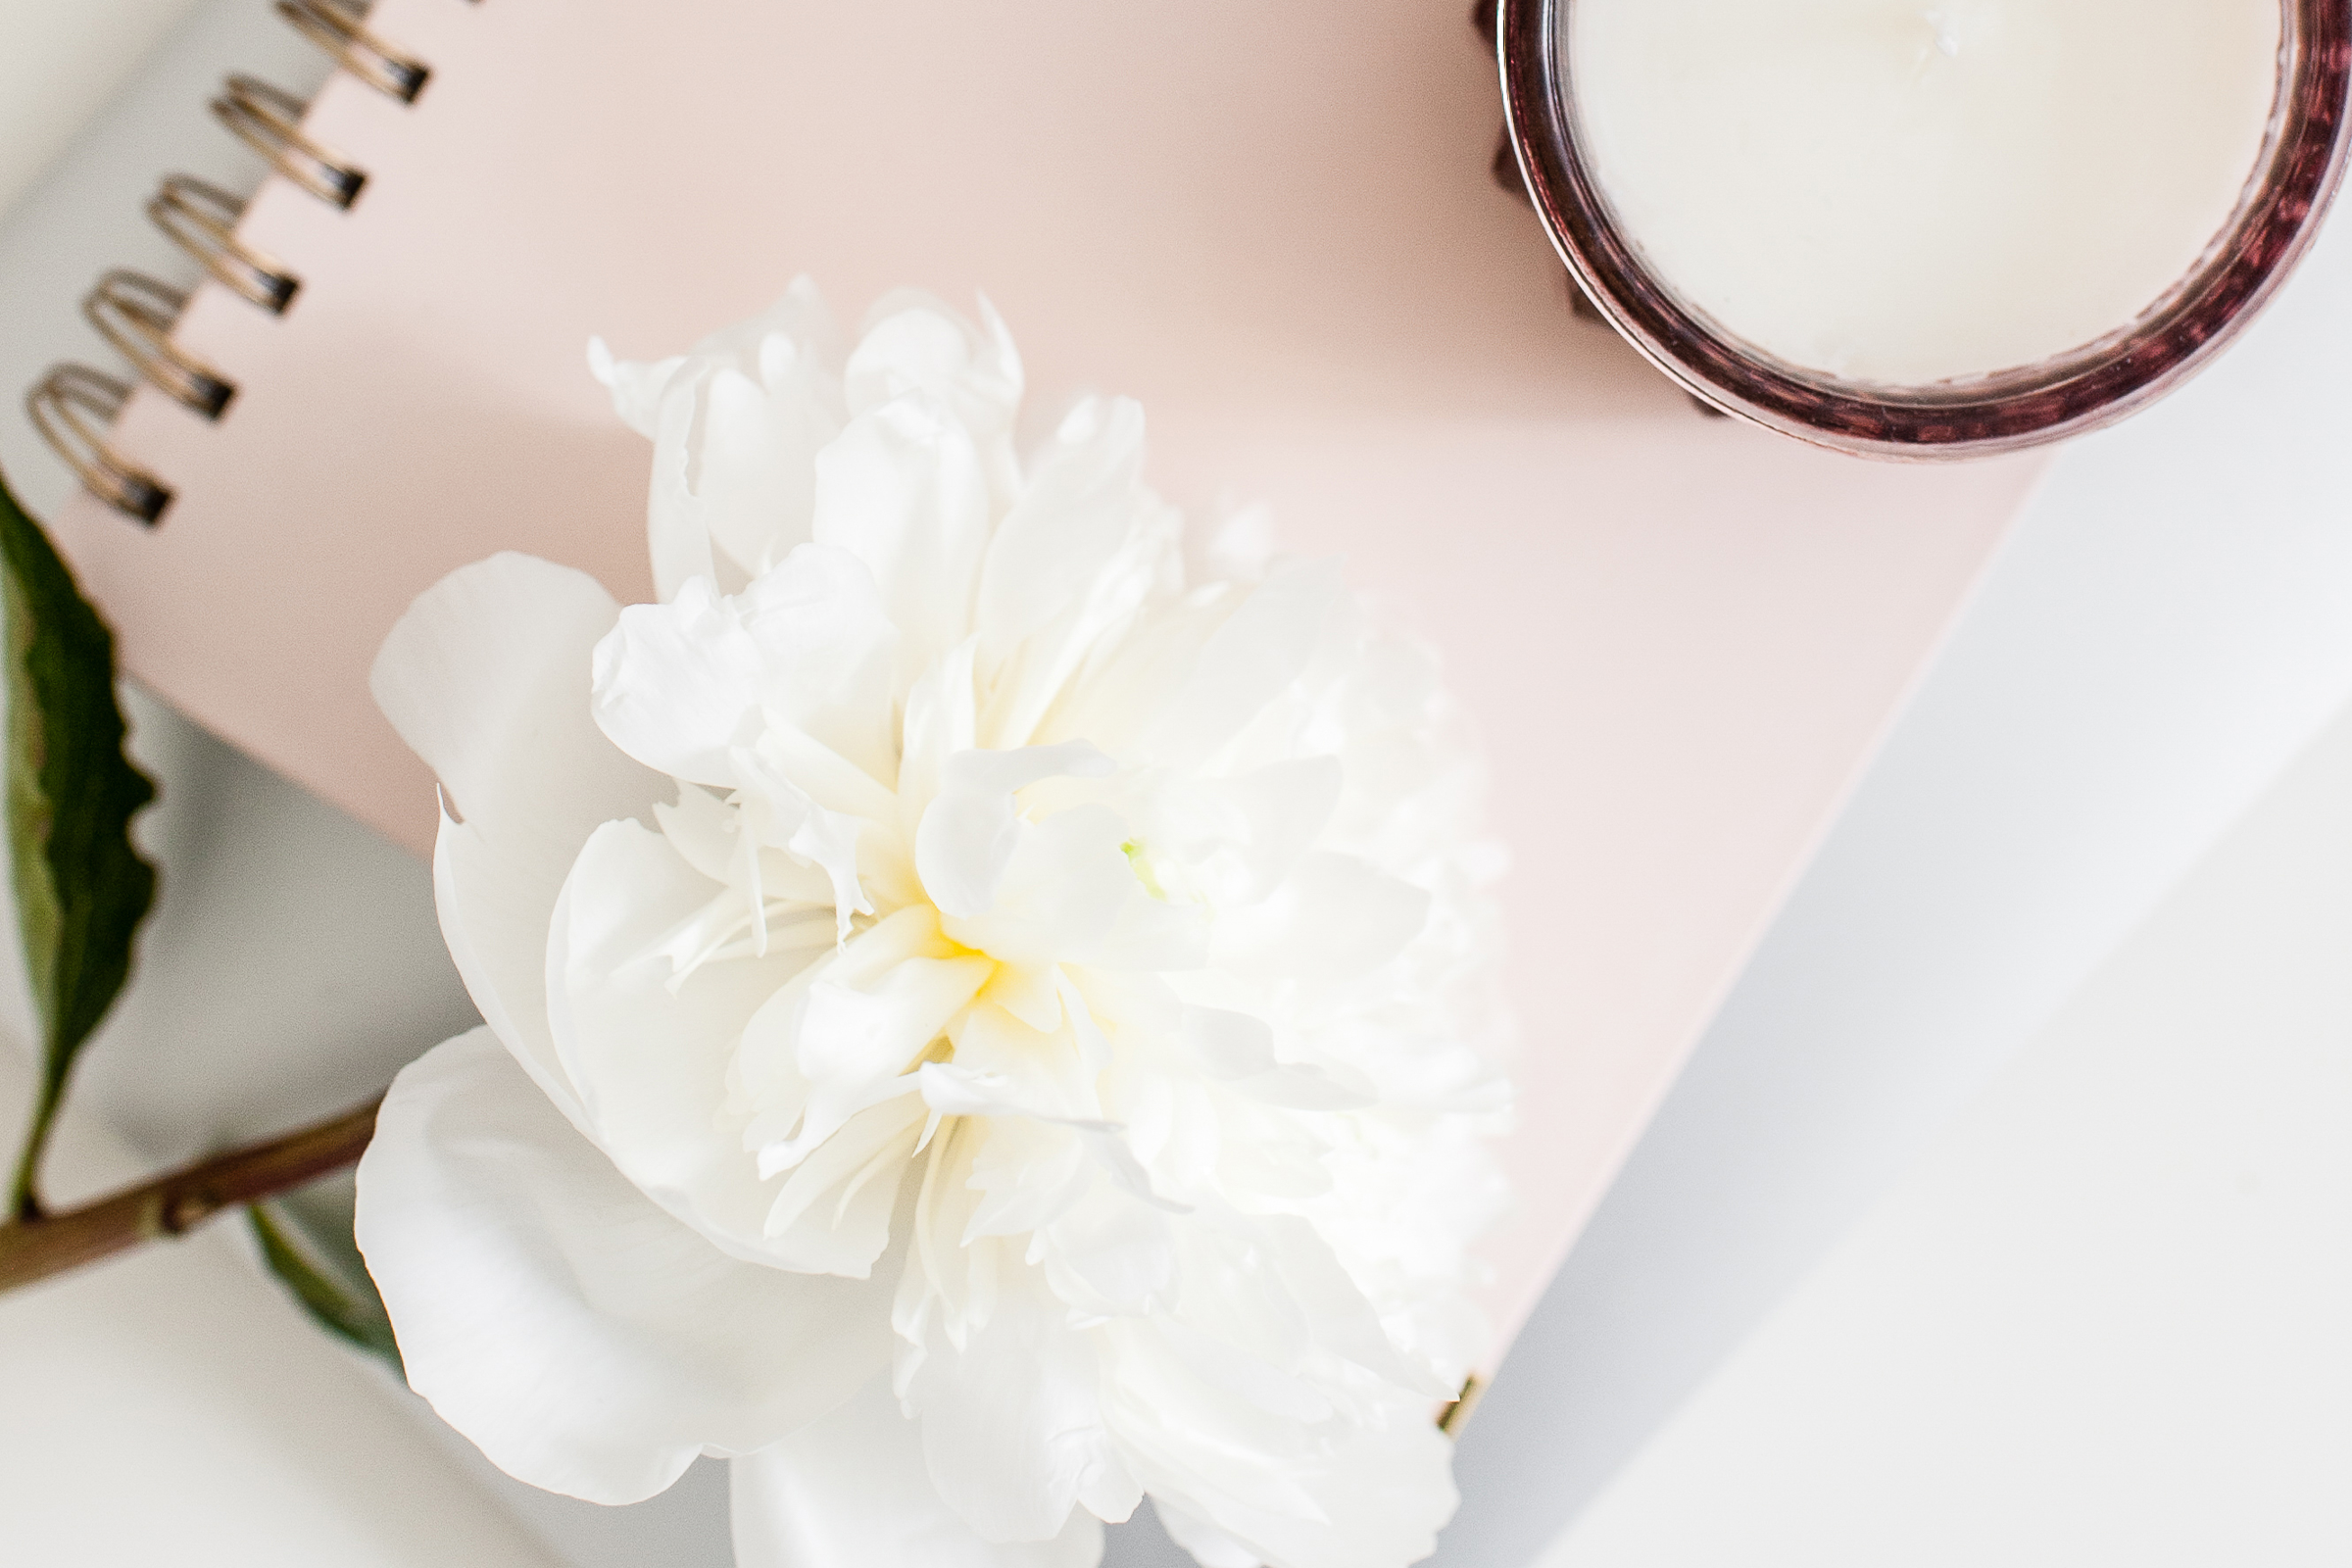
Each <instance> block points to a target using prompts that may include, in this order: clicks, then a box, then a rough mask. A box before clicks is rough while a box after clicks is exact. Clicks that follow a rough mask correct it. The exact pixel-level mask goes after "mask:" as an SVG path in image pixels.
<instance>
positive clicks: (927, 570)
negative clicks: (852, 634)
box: [814, 392, 989, 692]
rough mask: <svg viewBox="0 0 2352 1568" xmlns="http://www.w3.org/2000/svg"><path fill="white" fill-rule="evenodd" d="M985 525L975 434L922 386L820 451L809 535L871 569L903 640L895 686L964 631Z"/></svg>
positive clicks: (902, 685) (984, 486) (903, 685)
mask: <svg viewBox="0 0 2352 1568" xmlns="http://www.w3.org/2000/svg"><path fill="white" fill-rule="evenodd" d="M988 528H989V491H988V482H987V479H986V477H985V475H984V474H983V472H982V469H981V461H980V453H979V450H978V449H977V448H976V447H975V446H974V445H973V440H972V434H971V432H970V431H969V430H967V429H966V428H965V427H964V426H963V425H962V424H960V423H959V422H957V421H956V418H955V417H954V416H953V415H952V414H951V413H950V412H949V410H948V409H947V407H946V406H945V405H943V404H942V403H940V402H939V401H938V400H937V399H935V398H933V397H931V396H929V395H927V394H925V393H921V392H909V393H907V394H905V395H904V396H901V397H897V398H894V399H892V400H891V401H890V402H888V403H885V404H883V405H882V406H881V407H879V408H877V409H875V410H873V411H872V412H871V413H868V414H864V415H860V416H859V417H858V418H856V419H854V420H852V421H851V423H850V425H849V427H848V428H847V429H845V430H843V431H842V433H841V434H840V435H839V436H838V437H837V438H835V439H834V441H833V442H832V443H831V444H830V445H828V446H827V447H826V448H825V449H824V450H823V451H822V452H820V453H818V454H817V457H816V501H815V522H814V536H815V538H816V541H817V542H818V543H819V544H827V545H836V546H839V547H840V548H841V549H843V550H846V551H848V552H849V553H850V554H851V555H854V556H856V557H857V558H858V560H860V561H862V562H864V563H865V565H866V569H867V570H869V571H871V572H872V573H873V575H874V582H875V585H876V586H877V587H879V588H880V589H881V591H882V604H883V606H884V608H885V609H886V610H887V611H888V613H889V615H890V618H891V620H892V621H893V622H894V623H896V625H897V626H898V628H899V632H900V635H901V637H902V638H903V639H904V641H903V642H902V644H901V646H900V656H899V680H898V688H897V689H898V690H899V691H901V692H904V691H906V690H907V689H908V688H909V687H911V686H912V684H913V683H914V681H915V680H916V678H917V677H919V676H920V675H921V674H922V673H923V672H924V671H925V670H927V669H929V668H930V667H931V664H932V662H933V661H934V660H936V659H937V658H938V657H939V656H940V655H941V654H943V653H945V652H946V651H947V650H948V649H950V648H952V647H954V646H955V645H956V643H958V642H960V641H962V640H963V638H964V636H965V635H966V634H967V633H968V631H969V629H970V626H971V618H972V594H973V584H974V582H975V581H976V580H977V578H978V576H979V568H980V558H981V554H982V552H983V551H985V550H986V549H987V547H988Z"/></svg>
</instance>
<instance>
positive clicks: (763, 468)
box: [589, 277, 845, 603]
mask: <svg viewBox="0 0 2352 1568" xmlns="http://www.w3.org/2000/svg"><path fill="white" fill-rule="evenodd" d="M597 349H598V346H593V345H592V346H591V348H590V351H589V364H590V368H592V369H594V370H595V371H596V372H597V376H598V378H599V379H600V380H602V381H604V382H605V384H606V385H607V386H609V387H611V388H612V389H613V405H614V407H615V408H616V409H617V410H618V411H619V412H620V415H621V417H622V418H623V419H624V420H626V421H627V422H628V423H629V424H630V426H631V427H632V428H634V429H636V430H638V431H640V432H641V433H643V434H646V435H650V436H652V437H653V438H654V462H653V483H652V489H651V495H650V499H649V502H648V505H647V509H646V525H647V535H648V541H649V543H650V545H651V547H652V554H653V563H654V589H655V593H656V596H657V597H658V598H660V599H661V600H662V602H663V603H667V602H668V601H669V600H670V599H672V598H674V597H675V596H676V595H677V593H678V591H679V590H680V589H682V588H683V587H684V586H685V585H686V584H687V583H688V582H690V581H692V580H693V579H694V578H697V577H708V578H711V579H712V580H713V581H715V582H716V583H717V584H718V586H719V587H720V588H722V589H725V590H728V591H732V590H733V589H735V588H737V587H740V586H741V585H742V584H743V583H744V582H746V581H748V580H749V579H751V578H752V577H755V576H757V575H759V574H760V572H762V571H764V570H766V569H767V568H768V567H769V566H771V565H773V564H775V563H777V562H779V561H781V560H783V559H784V557H785V556H786V555H787V554H788V553H789V552H790V551H791V550H792V549H793V548H794V547H795V546H796V545H800V544H804V543H806V542H807V541H808V539H809V488H810V480H809V475H810V470H811V466H812V464H813V463H814V460H815V455H816V451H817V449H818V448H819V447H821V446H823V445H824V444H825V442H826V441H828V440H830V439H831V438H832V437H833V435H834V433H835V432H837V431H838V430H839V429H840V428H841V425H842V422H843V419H844V417H845V415H844V412H843V410H842V407H841V392H840V386H839V374H838V370H837V369H836V366H837V365H838V362H839V354H840V350H839V344H838V342H837V334H836V332H835V330H834V327H833V321H832V316H831V313H830V312H828V311H827V310H826V308H825V302H824V298H823V296H822V295H820V294H819V293H818V292H817V290H816V286H815V285H814V284H813V283H811V282H809V279H808V278H806V277H800V278H795V279H794V280H793V283H792V286H791V287H790V288H788V289H787V290H785V293H784V297H783V298H782V299H781V300H779V301H777V302H776V304H775V305H774V306H773V307H771V308H770V309H768V310H767V311H766V312H764V313H762V314H761V315H759V316H756V317H754V318H752V319H750V320H748V321H743V322H739V323H737V324H735V325H733V326H730V327H727V328H726V329H724V330H723V331H719V332H716V333H713V334H712V335H711V336H710V337H708V338H705V339H704V340H703V341H702V342H700V343H698V344H696V345H695V348H694V352H693V353H692V354H689V355H686V356H684V357H683V359H681V360H669V361H663V362H662V363H661V364H659V365H654V366H640V365H629V364H625V363H620V362H615V361H613V358H612V355H611V353H610V351H606V352H605V353H603V354H601V355H600V354H599V353H598V352H597ZM722 567H723V568H724V569H723V570H722V569H721V568H722Z"/></svg>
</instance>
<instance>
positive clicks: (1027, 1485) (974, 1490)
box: [905, 1277, 1142, 1542]
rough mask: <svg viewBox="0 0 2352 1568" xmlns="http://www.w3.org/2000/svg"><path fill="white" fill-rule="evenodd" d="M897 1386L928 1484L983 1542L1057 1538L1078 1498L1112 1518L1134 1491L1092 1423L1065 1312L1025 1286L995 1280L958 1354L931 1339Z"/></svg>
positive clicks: (1083, 1344)
mask: <svg viewBox="0 0 2352 1568" xmlns="http://www.w3.org/2000/svg"><path fill="white" fill-rule="evenodd" d="M927 1350H928V1353H927V1354H926V1355H925V1356H924V1357H923V1359H922V1361H921V1364H920V1365H919V1366H917V1367H916V1368H915V1369H914V1373H913V1376H912V1377H911V1378H908V1379H907V1380H906V1383H907V1386H906V1389H905V1398H906V1403H907V1408H908V1409H910V1410H912V1411H913V1412H914V1413H915V1415H916V1416H917V1417H918V1418H919V1420H920V1421H921V1423H922V1432H923V1454H924V1457H925V1458H926V1459H927V1460H928V1462H929V1464H930V1469H931V1482H932V1485H933V1486H935V1487H937V1488H938V1489H939V1495H941V1496H942V1497H944V1498H946V1499H947V1503H948V1506H949V1507H951V1508H954V1509H955V1510H956V1513H958V1514H960V1515H961V1516H962V1517H963V1519H964V1521H965V1522H966V1523H967V1524H969V1525H970V1526H971V1527H972V1528H973V1529H974V1530H976V1531H978V1532H979V1533H980V1534H981V1535H982V1536H983V1537H985V1538H987V1539H988V1540H990V1541H1007V1542H1009V1541H1041V1540H1048V1539H1051V1538H1053V1537H1054V1536H1056V1535H1058V1534H1060V1533H1061V1532H1062V1531H1063V1530H1064V1529H1065V1528H1066V1527H1067V1525H1068V1523H1069V1518H1070V1513H1071V1510H1072V1509H1074V1508H1078V1507H1079V1505H1080V1503H1081V1501H1082V1500H1084V1501H1085V1502H1086V1503H1087V1504H1088V1505H1089V1507H1090V1508H1091V1510H1092V1511H1093V1512H1095V1513H1097V1514H1098V1515H1101V1516H1102V1517H1104V1518H1109V1519H1113V1520H1116V1519H1124V1518H1126V1517H1127V1515H1128V1514H1129V1513H1130V1512H1132V1511H1133V1510H1134V1508H1135V1505H1136V1503H1137V1502H1139V1501H1140V1500H1141V1499H1142V1493H1141V1492H1140V1490H1139V1489H1138V1488H1137V1487H1136V1484H1135V1482H1134V1479H1133V1478H1132V1477H1131V1476H1130V1475H1129V1474H1128V1471H1127V1467H1126V1465H1125V1463H1124V1462H1123V1461H1122V1460H1121V1459H1120V1458H1119V1455H1118V1453H1117V1450H1116V1449H1115V1448H1114V1447H1113V1446H1112V1444H1111V1441H1110V1434H1109V1432H1108V1431H1107V1430H1106V1429H1105V1428H1104V1426H1103V1412H1102V1407H1101V1402H1100V1394H1099V1388H1100V1383H1101V1379H1102V1372H1101V1370H1100V1367H1099V1365H1098V1363H1097V1360H1096V1352H1095V1347H1094V1345H1093V1343H1092V1342H1091V1340H1090V1338H1089V1337H1088V1336H1087V1335H1085V1334H1082V1333H1079V1332H1076V1331H1074V1330H1072V1329H1071V1328H1070V1326H1069V1311H1068V1309H1067V1308H1066V1307H1064V1306H1063V1305H1062V1304H1061V1303H1060V1302H1059V1301H1057V1300H1055V1299H1054V1298H1053V1297H1052V1296H1051V1295H1049V1294H1047V1293H1045V1292H1043V1291H1040V1290H1038V1289H1037V1288H1036V1287H1035V1285H1034V1284H1033V1283H1031V1282H1030V1281H1028V1280H1024V1279H1020V1278H1018V1277H1015V1278H1013V1279H1008V1280H1006V1281H1005V1282H1004V1285H1003V1288H1002V1290H1001V1294H1000V1295H999V1296H998V1299H997V1301H996V1306H995V1310H994V1311H993V1312H992V1313H991V1314H990V1316H989V1319H988V1321H987V1323H986V1324H985V1325H983V1326H982V1327H980V1328H979V1329H978V1330H977V1331H976V1332H974V1333H973V1334H972V1335H971V1336H970V1338H969V1340H968V1342H967V1343H966V1344H965V1345H964V1347H963V1348H961V1349H957V1348H954V1347H953V1346H951V1345H949V1344H947V1343H945V1342H944V1341H943V1340H939V1339H936V1338H935V1339H934V1341H933V1343H932V1344H930V1345H929V1346H928V1347H927Z"/></svg>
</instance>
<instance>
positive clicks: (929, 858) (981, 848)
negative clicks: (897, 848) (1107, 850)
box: [914, 741, 1134, 960]
mask: <svg viewBox="0 0 2352 1568" xmlns="http://www.w3.org/2000/svg"><path fill="white" fill-rule="evenodd" d="M1112 771H1113V767H1112V763H1111V760H1110V759H1109V758H1107V757H1104V756H1103V754H1102V753H1101V752H1099V751H1097V750H1095V749H1094V748H1093V747H1092V746H1089V745H1088V744H1087V743H1086V742H1084V741H1065V742H1064V743H1062V744H1061V745H1059V746H1028V747H1023V748H1021V749H1020V750H1018V751H1011V752H988V751H961V752H957V753H956V754H955V755H953V756H951V757H949V758H948V759H947V760H946V762H945V763H944V764H943V765H942V767H941V768H940V772H939V793H938V795H937V797H936V798H935V799H933V801H932V802H931V805H930V807H929V809H926V810H925V811H924V812H923V819H922V824H921V826H919V827H918V828H916V829H915V835H914V868H915V873H916V874H917V875H918V876H920V877H921V878H922V879H923V887H924V889H925V890H926V891H927V892H929V894H930V895H931V902H932V903H934V904H936V905H938V906H939V910H940V912H941V913H942V914H944V915H948V916H950V917H952V918H961V919H971V918H975V917H977V916H980V915H984V914H986V913H987V912H988V911H989V908H990V907H991V906H993V905H994V904H995V903H996V902H997V891H998V887H999V885H1000V884H1001V883H1002V882H1003V881H1004V879H1005V871H1006V869H1007V868H1008V867H1009V866H1010V865H1011V864H1012V861H1013V856H1014V854H1015V852H1016V851H1018V850H1019V849H1020V848H1021V845H1022V842H1023V840H1024V839H1025V837H1027V835H1028V834H1029V833H1031V832H1033V831H1034V829H1032V828H1031V827H1030V825H1029V824H1028V823H1026V822H1025V821H1023V820H1022V819H1021V816H1020V813H1019V811H1018V810H1017V809H1016V808H1015V806H1014V804H1013V796H1014V795H1015V794H1016V793H1017V792H1019V791H1021V790H1025V789H1027V788H1028V787H1029V786H1030V785H1032V784H1036V783H1040V782H1042V781H1044V780H1046V779H1049V778H1055V777H1060V776H1064V775H1067V776H1070V777H1075V778H1106V777H1108V776H1109V775H1110V773H1111V772H1112ZM1111 842H1112V843H1113V844H1114V845H1115V844H1116V843H1117V842H1118V841H1117V839H1116V838H1113V839H1112V840H1111ZM1127 880H1128V881H1130V882H1132V881H1133V880H1134V879H1133V878H1132V877H1129V878H1128V879H1127ZM1046 957H1047V958H1048V959H1049V960H1051V958H1052V957H1053V955H1051V954H1048V955H1046Z"/></svg>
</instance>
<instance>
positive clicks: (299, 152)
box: [212, 75, 368, 207]
mask: <svg viewBox="0 0 2352 1568" xmlns="http://www.w3.org/2000/svg"><path fill="white" fill-rule="evenodd" d="M309 107H310V105H308V104H306V103H304V102H303V101H302V100H301V99H299V98H297V97H295V96H294V95H293V94H292V93H290V92H288V91H286V90H285V89H284V88H283V87H274V86H271V85H270V83H269V82H266V81H263V80H261V79H260V78H259V77H255V76H243V75H238V76H231V77H229V78H228V80H226V81H225V82H223V83H221V96H220V97H218V98H216V99H214V100H213V102H212V110H213V118H215V119H216V120H218V121H220V122H221V124H223V125H226V126H227V127H228V128H229V130H230V132H231V133H232V134H234V135H235V136H236V138H237V139H238V140H239V141H242V142H243V143H245V145H246V146H248V147H251V148H252V149H253V150H254V151H255V152H257V153H260V154H261V155H262V156H263V157H264V158H267V159H269V160H270V168H272V169H274V170H276V171H277V172H279V173H281V174H283V175H285V176H286V178H288V179H290V180H292V181H293V182H294V183H295V184H297V185H300V186H301V187H302V188H303V189H304V190H307V191H309V192H310V193H311V194H312V195H314V196H316V197H318V198H319V200H320V201H322V202H325V203H327V204H328V205H330V206H334V207H349V206H350V205H351V204H352V203H353V202H354V201H356V200H358V199H359V194H360V187H361V186H363V185H365V184H367V183H368V173H367V171H365V170H363V169H360V168H357V167H356V166H354V165H352V164H350V163H347V162H345V161H344V160H343V159H342V158H340V157H338V156H336V155H335V154H333V153H331V152H329V151H327V150H326V149H325V148H324V147H321V146H320V145H319V143H318V142H316V141H313V140H312V139H311V138H310V137H309V136H307V135H305V134H304V133H303V130H302V115H303V111H304V110H306V109H308V108H309Z"/></svg>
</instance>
